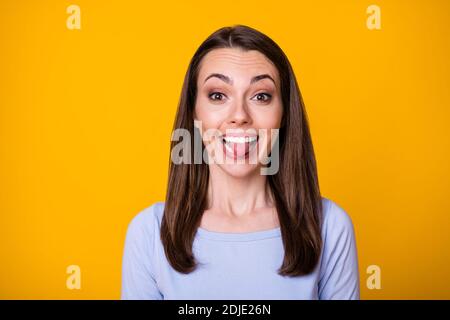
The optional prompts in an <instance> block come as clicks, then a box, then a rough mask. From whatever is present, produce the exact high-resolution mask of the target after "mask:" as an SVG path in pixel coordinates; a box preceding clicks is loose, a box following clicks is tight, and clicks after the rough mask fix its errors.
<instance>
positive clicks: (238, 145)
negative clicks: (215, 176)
mask: <svg viewBox="0 0 450 320" xmlns="http://www.w3.org/2000/svg"><path fill="white" fill-rule="evenodd" d="M258 141H259V136H258V135H250V136H249V135H239V136H237V135H223V136H222V137H221V142H222V145H223V151H224V153H225V155H226V156H227V157H229V158H232V159H234V160H236V159H247V158H248V157H249V154H250V152H251V151H253V150H254V149H255V147H256V145H257V144H258Z"/></svg>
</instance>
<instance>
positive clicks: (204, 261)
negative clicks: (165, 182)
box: [121, 198, 359, 300]
mask: <svg viewBox="0 0 450 320" xmlns="http://www.w3.org/2000/svg"><path fill="white" fill-rule="evenodd" d="M322 203H323V209H324V225H323V228H322V239H323V242H324V245H323V247H322V252H321V255H320V260H319V263H318V264H317V266H316V268H315V270H314V271H313V272H312V273H310V274H308V275H306V276H300V277H286V276H285V277H283V276H281V275H279V274H277V269H278V268H279V267H280V266H281V264H282V262H283V256H284V248H283V243H282V238H281V229H280V228H279V227H278V228H275V229H270V230H264V231H256V232H249V233H223V232H213V231H208V230H206V229H203V228H198V229H197V233H196V235H195V239H194V243H193V252H194V255H195V258H196V259H197V261H198V262H200V264H199V265H198V267H197V269H196V270H195V271H193V272H192V273H190V274H182V273H179V272H178V271H176V270H174V269H173V268H172V267H171V266H170V264H169V262H168V261H167V259H166V256H165V254H164V248H163V246H162V243H161V240H160V237H159V231H160V225H161V218H162V215H163V209H164V203H163V202H158V203H155V204H153V205H152V206H150V207H148V208H146V209H144V210H142V211H141V212H140V213H139V214H137V215H136V216H135V217H134V218H133V219H132V221H131V222H130V224H129V226H128V230H127V235H126V240H125V248H124V253H123V262H122V291H121V298H122V299H159V300H161V299H165V300H168V299H170V300H174V299H186V300H196V299H206V300H215V299H224V300H229V299H230V300H240V299H249V300H250V299H261V300H266V299H274V300H278V299H286V300H292V299H359V271H358V258H357V250H356V241H355V233H354V228H353V224H352V220H351V218H350V217H349V215H348V214H347V213H346V212H345V211H344V210H343V209H342V208H341V207H339V206H338V205H337V204H335V203H334V202H333V201H331V200H329V199H327V198H322Z"/></svg>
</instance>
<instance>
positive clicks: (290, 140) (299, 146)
mask: <svg viewBox="0 0 450 320" xmlns="http://www.w3.org/2000/svg"><path fill="white" fill-rule="evenodd" d="M218 48H239V49H243V50H257V51H259V52H261V53H262V54H264V55H265V56H266V57H267V58H268V59H269V60H270V61H271V62H272V63H273V64H274V65H275V66H276V68H277V69H278V72H279V75H280V85H281V98H282V104H283V110H284V111H283V116H282V120H281V128H280V130H279V136H278V139H279V154H280V158H279V159H280V160H279V170H278V172H277V173H276V174H274V175H268V176H267V179H268V186H269V188H270V192H271V193H272V195H273V199H274V202H275V207H276V209H277V212H278V218H279V222H280V229H281V236H282V240H283V246H284V251H285V253H284V259H283V263H282V265H281V266H280V268H279V269H278V274H280V275H283V276H300V275H306V274H309V273H311V272H312V271H313V270H314V268H315V267H316V265H317V263H318V260H319V258H320V252H321V249H322V237H321V226H322V220H323V217H322V199H321V195H320V190H319V182H318V176H317V168H316V160H315V155H314V149H313V145H312V141H311V135H310V131H309V125H308V119H307V115H306V111H305V106H304V103H303V99H302V96H301V93H300V90H299V87H298V84H297V80H296V78H295V75H294V72H293V69H292V66H291V64H290V62H289V60H288V58H287V57H286V55H285V54H284V52H283V51H282V50H281V48H280V47H279V46H278V45H277V44H276V43H275V42H274V41H273V40H272V39H270V38H269V37H268V36H266V35H264V34H263V33H261V32H259V31H257V30H255V29H253V28H250V27H248V26H244V25H235V26H232V27H224V28H221V29H219V30H217V31H215V32H214V33H213V34H211V35H210V36H209V37H208V38H207V39H206V40H205V41H204V42H203V43H202V44H201V45H200V47H199V48H198V49H197V51H196V52H195V54H194V56H193V57H192V59H191V61H190V63H189V66H188V70H187V72H186V75H185V78H184V83H183V87H182V91H181V97H180V100H179V104H178V110H177V114H176V118H175V122H174V126H173V129H174V130H175V129H187V130H188V131H189V133H190V134H191V137H194V136H195V134H194V131H195V130H198V129H197V128H196V127H195V126H194V108H195V101H196V94H197V77H198V72H199V65H200V62H201V61H202V59H203V57H204V56H205V55H206V54H207V53H208V52H210V51H211V50H214V49H218ZM193 140H194V139H191V148H192V149H191V150H194V149H193V148H194V141H193ZM175 145H176V142H175V141H172V143H171V151H172V150H173V148H174V146H175ZM203 148H204V146H203V144H202V149H203ZM202 151H203V150H202ZM202 154H203V153H202ZM193 157H194V155H193V153H191V158H192V159H191V161H190V163H189V164H186V163H182V164H174V163H173V162H172V161H170V164H169V177H168V184H167V194H166V201H165V208H164V213H163V219H162V223H161V231H160V234H161V241H162V244H163V246H164V251H165V254H166V257H167V260H168V261H169V263H170V265H171V266H172V267H173V268H174V269H175V270H177V271H178V272H181V273H184V274H188V273H190V272H192V271H194V270H195V269H196V267H197V261H196V259H195V257H194V254H193V250H192V245H193V241H194V238H195V234H196V231H197V228H198V227H199V226H200V221H201V217H202V214H203V212H204V211H205V209H206V205H207V190H208V180H209V168H208V164H206V163H204V162H203V161H202V163H201V164H196V163H194V162H195V161H194V159H193Z"/></svg>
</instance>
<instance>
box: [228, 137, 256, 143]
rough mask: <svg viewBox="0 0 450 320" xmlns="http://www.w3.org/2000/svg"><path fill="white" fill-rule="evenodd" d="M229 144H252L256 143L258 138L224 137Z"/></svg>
mask: <svg viewBox="0 0 450 320" xmlns="http://www.w3.org/2000/svg"><path fill="white" fill-rule="evenodd" d="M223 139H224V140H225V142H227V143H252V142H255V141H256V137H224V138H223Z"/></svg>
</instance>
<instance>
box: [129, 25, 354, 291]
mask: <svg viewBox="0 0 450 320" xmlns="http://www.w3.org/2000/svg"><path fill="white" fill-rule="evenodd" d="M174 132H178V133H179V132H181V133H187V134H188V137H186V136H184V138H183V144H182V146H183V147H187V148H184V149H182V152H179V154H178V155H179V157H178V158H176V155H177V152H175V151H179V150H180V149H179V147H180V143H179V141H174V139H172V140H173V141H172V148H171V149H172V153H171V162H170V169H169V181H168V187H167V196H166V200H165V202H160V203H155V204H153V205H152V206H150V207H148V208H146V209H144V210H143V211H142V212H140V213H139V214H138V215H137V216H136V217H135V218H134V219H133V220H132V222H131V223H130V225H129V227H128V231H127V236H126V241H125V249H124V256H123V266H122V268H123V270H122V293H121V295H122V299H359V273H358V260H357V251H356V242H355V235H354V229H353V225H352V221H351V219H350V217H349V216H348V215H347V213H346V212H345V211H344V210H343V209H342V208H340V207H339V206H338V205H337V204H335V203H334V202H333V201H331V200H329V199H326V198H324V197H322V196H321V194H320V190H319V183H318V177H317V169H316V161H315V156H314V150H313V145H312V141H311V136H310V132H309V126H308V121H307V115H306V112H305V107H304V104H303V100H302V97H301V94H300V91H299V88H298V85H297V81H296V78H295V75H294V72H293V70H292V67H291V65H290V63H289V61H288V58H287V57H286V55H285V54H284V53H283V51H282V50H281V49H280V48H279V46H278V45H277V44H276V43H275V42H274V41H273V40H271V39H270V38H269V37H267V36H266V35H264V34H262V33H261V32H259V31H257V30H255V29H252V28H250V27H247V26H242V25H238V26H233V27H225V28H222V29H219V30H217V31H216V32H214V33H213V34H212V35H210V36H209V37H208V38H207V39H206V40H205V41H204V42H203V43H202V44H201V45H200V47H199V48H198V49H197V51H196V52H195V54H194V56H193V58H192V60H191V62H190V64H189V67H188V70H187V73H186V77H185V80H184V84H183V88H182V93H181V98H180V101H179V106H178V112H177V115H176V119H175V123H174ZM206 132H208V133H211V132H213V133H214V134H209V135H207V134H205V133H206ZM273 132H275V133H276V134H275V135H274V134H273ZM207 136H208V137H207ZM198 137H200V142H198ZM199 145H200V150H199V148H198V146H199ZM180 157H181V158H182V159H181V160H182V161H180ZM251 159H253V160H255V161H250V160H251Z"/></svg>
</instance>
